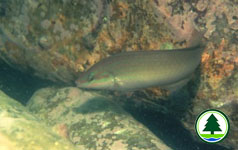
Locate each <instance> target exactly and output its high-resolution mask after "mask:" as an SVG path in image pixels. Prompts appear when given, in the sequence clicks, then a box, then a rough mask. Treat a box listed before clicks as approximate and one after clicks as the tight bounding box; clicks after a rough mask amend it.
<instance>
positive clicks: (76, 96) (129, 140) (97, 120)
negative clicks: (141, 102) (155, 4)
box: [27, 88, 171, 150]
mask: <svg viewBox="0 0 238 150" xmlns="http://www.w3.org/2000/svg"><path fill="white" fill-rule="evenodd" d="M27 107H28V108H29V110H30V111H31V112H32V113H34V114H35V115H37V116H38V117H40V118H41V119H43V120H45V121H46V122H47V124H49V125H52V126H54V128H55V130H56V131H58V133H59V134H60V135H61V136H62V137H64V138H66V139H68V140H70V141H71V142H72V143H74V144H75V145H76V146H79V147H83V148H85V149H95V150H101V149H108V150H129V149H138V150H140V149H141V150H145V149H150V150H170V149H171V148H169V147H168V146H167V145H165V144H164V143H163V142H162V141H161V140H160V139H158V138H157V137H156V136H155V135H154V134H153V133H151V132H150V131H149V130H148V129H147V128H146V127H145V126H143V125H142V124H140V123H139V122H137V121H136V120H134V119H133V118H132V116H131V115H129V114H128V113H126V112H125V111H124V110H123V109H122V108H120V106H118V105H117V104H116V103H115V102H113V101H112V99H110V98H106V97H104V96H101V95H99V94H96V93H93V92H87V91H82V90H79V89H78V88H61V89H54V88H44V89H41V90H39V91H37V92H36V93H35V94H34V95H33V96H32V98H31V99H30V101H29V102H28V104H27Z"/></svg>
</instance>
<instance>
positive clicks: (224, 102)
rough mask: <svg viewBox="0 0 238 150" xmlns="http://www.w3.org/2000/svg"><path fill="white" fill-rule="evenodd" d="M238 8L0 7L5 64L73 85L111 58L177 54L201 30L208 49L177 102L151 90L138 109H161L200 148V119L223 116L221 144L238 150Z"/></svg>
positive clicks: (132, 4)
mask: <svg viewBox="0 0 238 150" xmlns="http://www.w3.org/2000/svg"><path fill="white" fill-rule="evenodd" d="M237 4H238V2H237V0H234V1H229V0H210V1H205V0H197V1H186V0H180V1H177V0H169V1H164V0H142V1H130V0H117V1H110V0H100V1H97V0H93V1H87V0H80V1H71V0H62V1H59V0H52V1H50V2H49V1H48V0H39V1H34V0H25V1H24V2H23V1H22V0H5V1H3V2H1V3H0V58H1V59H2V60H4V61H5V62H6V63H8V64H10V65H11V66H13V67H15V68H17V69H20V70H27V71H29V72H31V73H32V74H34V75H38V76H40V77H41V78H46V79H50V80H53V81H60V82H65V83H71V82H73V81H74V80H75V78H76V77H77V74H78V72H82V71H84V70H85V69H88V68H89V67H90V66H92V65H93V64H95V63H96V62H98V61H100V60H101V59H102V58H104V57H106V56H107V55H108V54H111V53H116V52H121V51H126V50H139V49H143V50H147V49H160V48H164V47H171V45H176V42H177V41H181V40H184V41H187V40H188V39H190V38H192V37H191V31H192V29H193V28H194V26H195V25H196V26H197V27H198V28H199V29H201V30H202V31H204V37H205V38H206V40H207V45H206V48H205V52H204V54H203V56H202V64H201V67H200V70H197V72H196V73H195V77H194V78H193V80H192V82H190V83H189V84H188V86H187V87H185V88H184V89H182V91H180V93H179V94H176V95H172V96H167V95H166V94H164V93H163V92H162V96H161V91H160V90H157V89H151V90H146V91H139V92H136V93H134V94H133V97H132V98H133V100H135V101H137V104H138V103H141V100H143V102H145V101H146V102H148V101H149V103H150V104H152V105H154V104H158V105H159V107H163V110H165V111H167V112H170V113H172V114H173V115H174V116H176V117H177V118H179V119H181V120H182V122H183V123H184V125H185V126H186V127H187V128H188V129H189V130H190V131H191V133H193V134H194V137H195V138H196V139H197V140H199V139H198V138H197V135H196V134H195V132H194V121H195V120H196V117H197V115H198V114H199V113H200V112H202V111H203V110H205V109H209V108H215V109H219V110H222V111H224V112H225V113H226V114H227V115H228V117H229V119H230V122H231V132H230V134H229V136H228V137H227V138H226V139H227V141H225V140H224V141H223V142H222V143H220V144H222V145H226V146H231V147H236V145H237V143H238V141H237V139H238V134H237V132H236V131H237V130H238V129H237V126H238V121H237V120H238V119H237V118H238V116H237V115H238V113H237V107H238V93H237V91H238V90H237V89H238V85H237V78H238V77H237V72H238V70H237V67H238V59H237V57H238V50H237V49H238V46H237V44H238V43H237V39H238V24H237V20H238V19H237V18H238V15H237V14H238V7H237ZM171 41H172V42H171ZM177 44H181V42H177ZM130 99H131V98H130ZM168 99H169V100H168ZM161 100H163V101H161ZM151 101H152V102H151ZM153 107H154V106H153ZM158 110H161V109H158Z"/></svg>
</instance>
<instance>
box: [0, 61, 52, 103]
mask: <svg viewBox="0 0 238 150" xmlns="http://www.w3.org/2000/svg"><path fill="white" fill-rule="evenodd" d="M50 85H53V83H52V82H50V81H48V80H42V79H40V78H37V77H35V76H32V75H31V74H28V73H23V72H21V71H19V70H16V69H13V68H11V67H10V66H9V65H7V64H5V63H3V62H0V90H2V91H3V92H4V93H6V94H7V95H8V96H10V97H12V98H14V99H16V100H18V101H19V102H20V103H22V104H23V105H25V104H26V103H27V101H28V100H29V98H30V97H31V96H32V94H33V93H34V92H35V91H36V90H38V89H40V88H43V87H47V86H50Z"/></svg>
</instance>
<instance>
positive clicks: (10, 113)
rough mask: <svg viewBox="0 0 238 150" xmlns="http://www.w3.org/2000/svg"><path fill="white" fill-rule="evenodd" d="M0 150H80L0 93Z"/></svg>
mask: <svg viewBox="0 0 238 150" xmlns="http://www.w3.org/2000/svg"><path fill="white" fill-rule="evenodd" d="M0 149H1V150H45V149H50V150H76V149H77V150H80V149H78V148H76V147H75V146H74V145H73V144H72V143H70V142H69V141H67V140H66V139H64V138H62V137H60V136H59V135H58V134H57V133H55V132H54V131H53V130H52V129H51V127H50V126H47V125H45V124H44V123H43V122H42V121H41V120H40V119H38V118H37V117H35V116H34V115H32V114H31V113H30V112H29V111H28V110H27V109H26V108H25V107H24V106H22V105H21V104H20V103H18V102H17V101H15V100H14V99H11V98H10V97H8V96H7V95H5V94H4V93H3V92H1V91H0Z"/></svg>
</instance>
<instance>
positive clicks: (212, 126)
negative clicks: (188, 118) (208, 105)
mask: <svg viewBox="0 0 238 150" xmlns="http://www.w3.org/2000/svg"><path fill="white" fill-rule="evenodd" d="M195 129H196V132H197V135H198V136H199V137H200V139H202V141H204V142H207V143H218V142H220V141H222V140H223V139H224V138H225V137H226V136H227V134H228V132H229V129H230V124H229V120H228V118H227V116H226V115H225V114H224V113H223V112H221V111H219V110H215V109H209V110H206V111H204V112H202V113H201V114H200V115H199V116H198V118H197V120H196V124H195Z"/></svg>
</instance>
